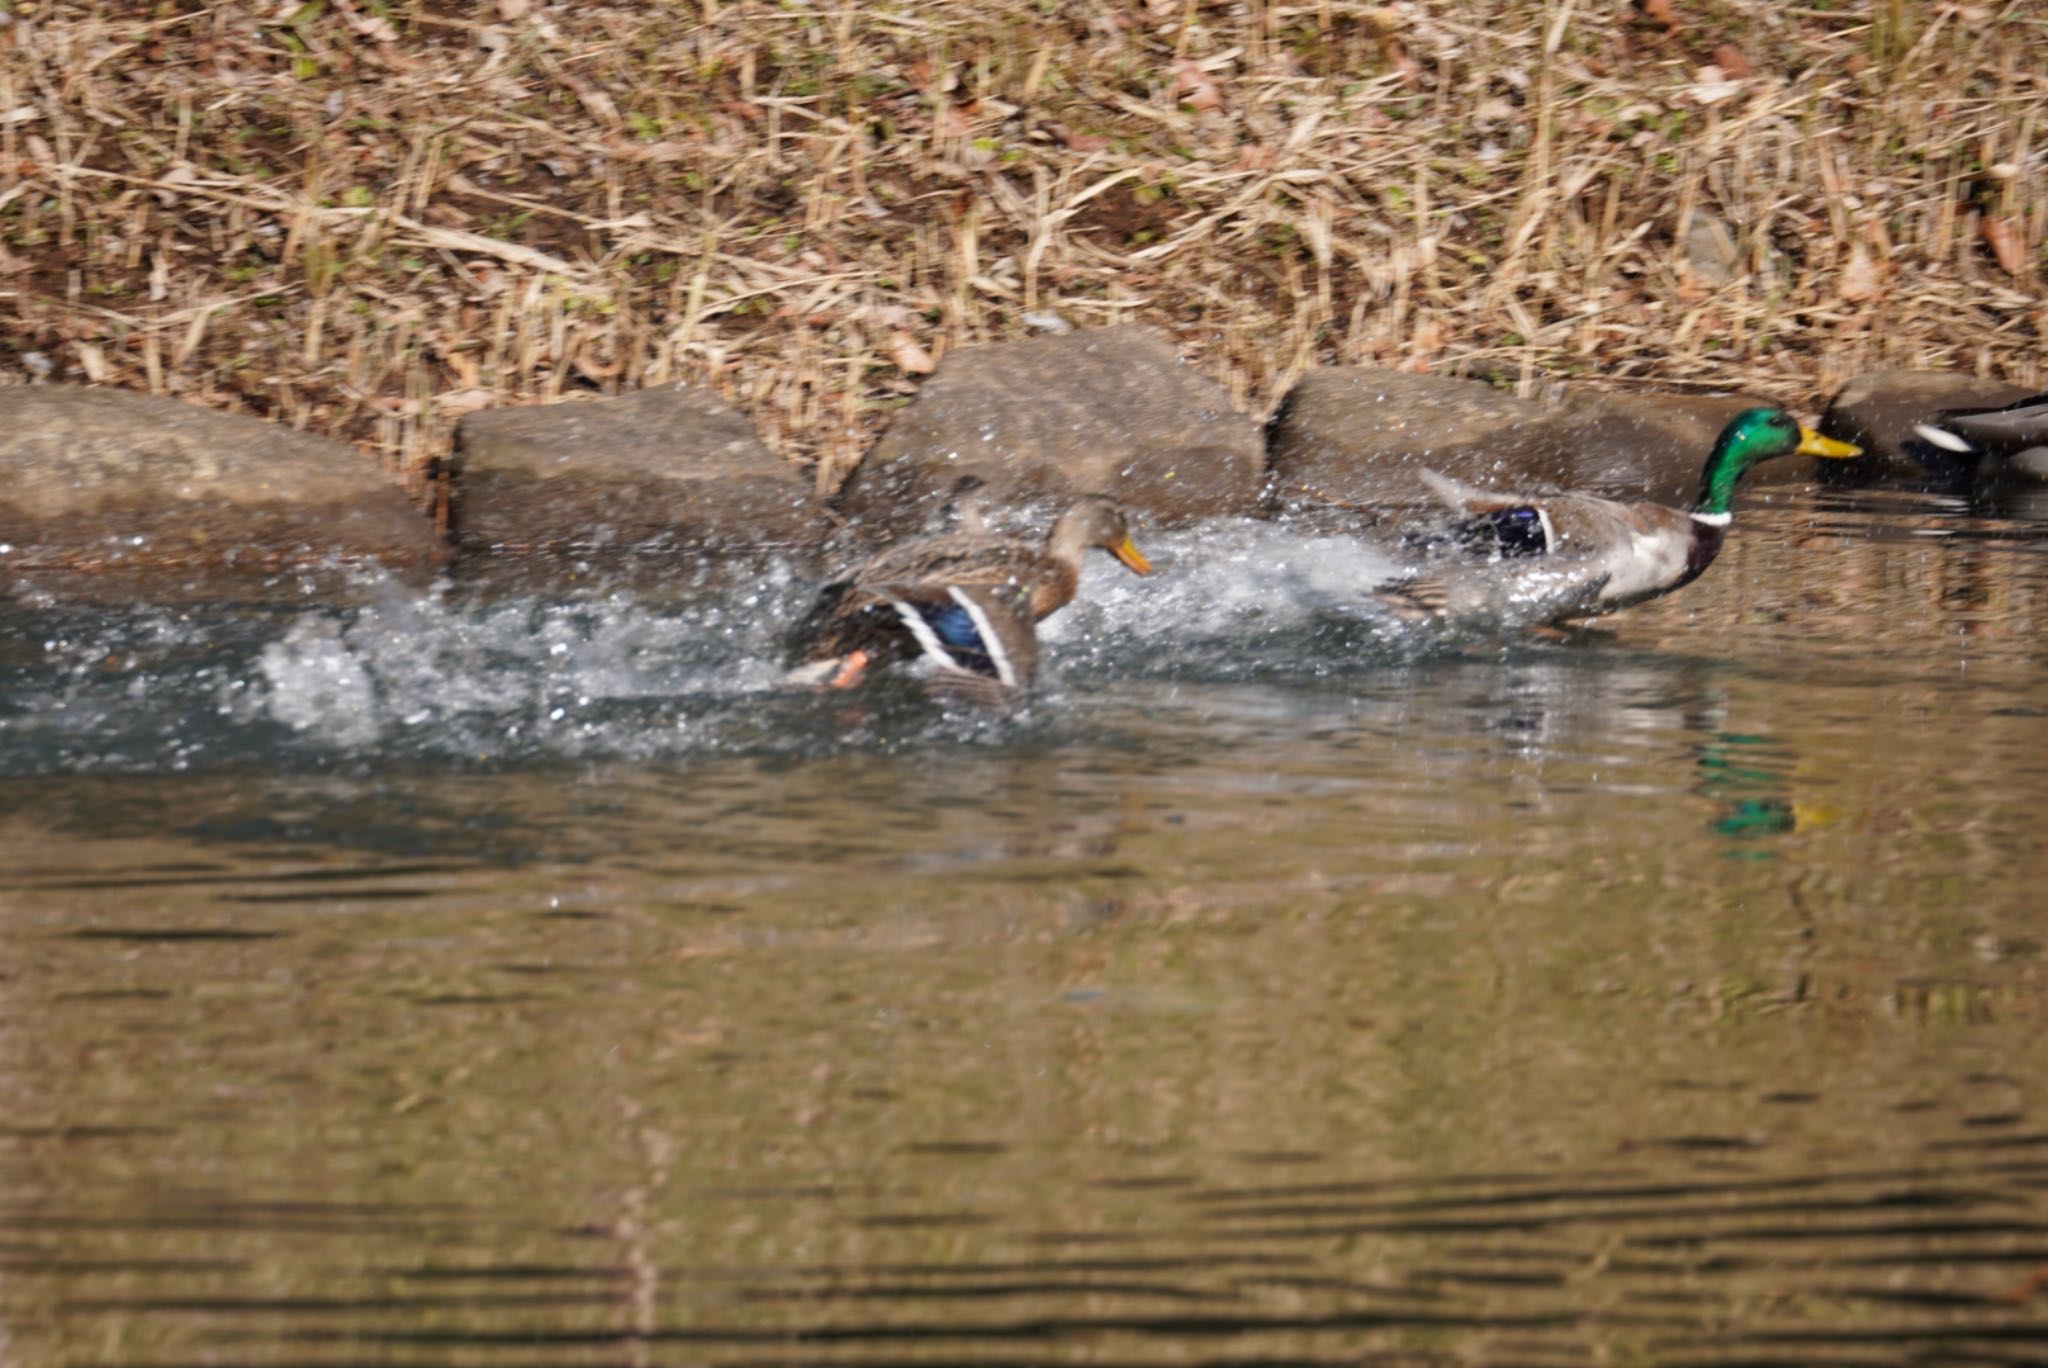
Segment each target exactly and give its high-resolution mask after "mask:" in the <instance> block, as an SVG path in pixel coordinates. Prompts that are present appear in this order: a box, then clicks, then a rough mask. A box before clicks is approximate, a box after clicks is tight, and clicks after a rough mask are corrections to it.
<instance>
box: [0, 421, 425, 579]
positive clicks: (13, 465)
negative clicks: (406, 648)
mask: <svg viewBox="0 0 2048 1368" xmlns="http://www.w3.org/2000/svg"><path fill="white" fill-rule="evenodd" d="M443 556H444V548H443V546H442V543H441V540H440V538H438V537H437V536H436V535H435V534H434V529H433V525H432V523H431V522H430V520H429V519H428V518H427V517H426V516H425V515H424V514H423V513H421V512H420V511H419V510H418V509H417V508H415V507H413V505H412V503H411V502H410V501H409V500H408V499H407V498H406V497H405V494H404V492H403V491H402V490H400V489H399V488H398V486H397V484H396V483H395V482H394V481H392V480H391V479H390V478H389V477H388V476H386V475H385V474H384V473H383V472H381V471H380V470H378V469H377V466H376V463H375V462H374V461H372V460H370V459H369V458H368V457H366V456H364V455H363V454H362V453H361V452H359V451H357V450H356V449H355V448H353V447H351V446H347V445H345V444H343V443H340V442H335V441H330V440H328V439H327V438H324V437H315V436H311V435H309V434H307V433H303V432H297V431H294V430H293V429H291V428H288V427H284V426H281V425H279V424H276V423H266V422H263V421H261V420H258V419H255V418H247V417H243V416H240V415H238V414H231V413H217V412H215V411H213V410H211V409H204V408H200V407H198V406H197V405H194V404H187V403H183V402H181V401H179V400H176V399H165V398H159V397H156V396H153V395H147V394H134V393H130V392H127V391H123V390H111V389H91V388H86V387H82V386H74V385H29V386H17V387H12V388H6V389H0V567H7V568H10V569H14V570H39V571H40V570H48V571H54V572H60V573H61V572H72V571H78V572H94V573H102V572H122V571H127V572H132V573H136V574H139V575H140V576H141V578H140V579H139V580H138V582H137V583H138V587H139V588H141V589H142V590H144V591H148V590H149V589H151V588H163V589H166V590H169V589H171V588H172V587H174V586H173V584H172V580H174V579H175V578H177V576H178V575H180V574H182V573H184V572H191V573H192V574H194V575H208V576H210V575H213V574H215V573H217V572H227V573H230V574H233V575H235V576H237V577H246V576H248V575H251V574H258V575H260V574H265V573H274V572H278V571H291V570H301V569H306V570H314V569H328V568H333V567H335V566H337V565H348V564H359V563H366V562H374V563H377V564H382V565H386V566H390V567H394V568H398V567H405V566H425V565H432V564H435V563H437V562H438V561H440V560H441V559H442V558H443ZM166 572H169V574H170V578H166Z"/></svg>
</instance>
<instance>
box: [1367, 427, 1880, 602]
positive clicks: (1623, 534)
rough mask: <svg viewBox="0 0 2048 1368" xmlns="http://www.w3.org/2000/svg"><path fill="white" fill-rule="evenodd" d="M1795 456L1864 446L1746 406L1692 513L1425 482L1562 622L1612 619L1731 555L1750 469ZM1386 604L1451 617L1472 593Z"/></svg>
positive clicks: (1402, 589) (1725, 437) (1421, 591)
mask: <svg viewBox="0 0 2048 1368" xmlns="http://www.w3.org/2000/svg"><path fill="white" fill-rule="evenodd" d="M1795 453H1800V454H1804V455H1809V456H1825V457H1830V458H1842V457H1849V456H1858V455H1861V454H1862V449H1861V448H1860V447H1856V446H1852V445H1851V444H1850V443H1848V442H1838V441H1836V440H1834V439H1833V438H1831V437H1823V436H1821V435H1820V434H1819V433H1817V432H1815V431H1813V429H1811V428H1807V427H1802V426H1800V425H1799V423H1798V422H1796V421H1795V420H1794V419H1793V418H1792V416H1791V415H1790V414H1787V413H1786V412H1785V411H1784V410H1782V409H1775V408H1753V409H1746V410H1744V411H1743V412H1741V413H1739V414H1737V415H1736V416H1735V417H1734V418H1733V419H1731V420H1730V421H1729V423H1728V425H1727V426H1726V427H1724V428H1722V429H1721V435H1720V436H1719V437H1717V438H1715V440H1714V449H1713V451H1712V452H1711V453H1710V454H1709V455H1708V456H1707V462H1706V465H1705V466H1704V467H1703V468H1702V469H1701V471H1700V492H1699V497H1698V498H1697V499H1695V500H1694V501H1693V505H1692V507H1691V509H1689V510H1684V511H1681V510H1679V509H1676V508H1666V507H1664V506H1663V505H1661V504H1651V503H1619V502H1617V501H1615V500H1612V499H1602V498H1596V497H1594V496H1593V495H1590V494H1541V495H1527V494H1508V493H1502V492H1499V491H1495V490H1486V489H1478V488H1475V487H1474V486H1472V485H1468V484H1463V483H1461V482H1459V481H1457V480H1453V479H1451V478H1449V477H1448V476H1444V475H1440V474H1438V473H1437V472H1435V471H1433V470H1425V471H1423V472H1422V479H1423V482H1424V483H1425V484H1427V485H1428V486H1429V489H1430V492H1431V493H1432V494H1434V495H1435V496H1436V497H1437V499H1438V500H1440V501H1441V502H1442V503H1444V504H1445V505H1447V506H1448V507H1449V508H1451V509H1452V510H1453V511H1454V512H1456V513H1457V514H1458V515H1459V518H1458V522H1457V525H1456V527H1455V528H1454V530H1453V536H1454V538H1455V539H1456V540H1457V541H1458V542H1459V543H1461V544H1462V545H1463V546H1465V547H1466V548H1468V549H1470V550H1475V551H1479V552H1482V553H1484V554H1485V555H1486V556H1487V557H1488V561H1489V565H1490V566H1496V567H1500V568H1502V569H1504V570H1505V571H1507V572H1508V573H1510V574H1512V575H1514V576H1516V578H1517V582H1518V584H1517V587H1519V582H1520V581H1522V580H1526V581H1528V582H1529V586H1530V588H1531V590H1532V592H1531V593H1530V594H1529V595H1528V596H1527V598H1528V600H1529V601H1530V602H1532V603H1534V604H1536V605H1537V606H1538V609H1539V611H1540V612H1541V614H1542V616H1544V617H1546V618H1547V619H1549V620H1552V621H1556V620H1561V619H1564V618H1573V617H1592V616H1595V615H1598V614H1601V613H1611V612H1614V611H1615V610H1617V609H1620V608H1626V607H1628V606H1629V605H1630V604H1632V603H1641V602H1642V601H1643V600H1644V599H1650V598H1655V597H1657V596H1658V595H1659V594H1668V593H1670V592H1671V591H1672V590H1673V589H1677V588H1679V587H1681V586H1683V585H1686V584H1690V583H1691V582H1692V581H1693V580H1695V579H1697V578H1698V577H1699V575H1700V573H1701V572H1702V571H1704V570H1705V569H1706V568H1707V567H1708V566H1709V565H1711V564H1713V562H1714V557H1715V556H1717V555H1719V554H1720V552H1721V545H1722V543H1723V542H1724V541H1725V540H1726V539H1727V536H1728V524H1729V523H1730V522H1731V521H1733V518H1734V514H1733V513H1732V512H1731V511H1730V508H1729V505H1730V503H1731V502H1732V500H1733V499H1734V497H1735V486H1736V483H1737V482H1738V481H1739V480H1741V478H1742V475H1743V472H1745V471H1747V470H1748V469H1749V468H1750V467H1751V466H1753V465H1755V464H1756V463H1757V462H1759V461H1768V460H1772V459H1775V458H1776V457H1779V456H1790V455H1793V454H1795ZM1381 597H1382V599H1383V600H1384V601H1385V602H1387V603H1388V604H1389V605H1390V606H1392V607H1394V608H1395V610H1396V611H1397V612H1403V613H1404V615H1407V616H1418V615H1421V614H1422V613H1430V614H1439V613H1442V612H1444V611H1445V610H1446V608H1447V607H1448V606H1450V605H1452V604H1455V603H1457V602H1460V601H1463V600H1469V599H1470V597H1471V595H1470V594H1463V595H1461V594H1459V593H1457V592H1452V591H1451V590H1450V589H1447V585H1446V581H1444V580H1443V579H1441V578H1439V577H1436V576H1424V577H1420V578H1418V579H1414V580H1408V581H1400V582H1397V583H1395V584H1392V585H1389V586H1386V587H1385V588H1384V589H1383V591H1382V594H1381Z"/></svg>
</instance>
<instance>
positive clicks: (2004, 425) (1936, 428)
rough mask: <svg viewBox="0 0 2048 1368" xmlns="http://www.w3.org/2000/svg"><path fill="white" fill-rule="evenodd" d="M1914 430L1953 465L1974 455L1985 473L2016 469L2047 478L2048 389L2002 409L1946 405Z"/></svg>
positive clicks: (2035, 477)
mask: <svg viewBox="0 0 2048 1368" xmlns="http://www.w3.org/2000/svg"><path fill="white" fill-rule="evenodd" d="M1913 431H1914V432H1916V433H1918V434H1919V436H1920V440H1922V441H1923V442H1926V443H1927V444H1928V445H1929V446H1931V447H1934V448H1936V449H1937V450H1938V451H1940V452H1941V453H1943V455H1942V458H1941V459H1942V460H1943V461H1944V462H1945V463H1947V464H1949V465H1955V464H1960V462H1959V461H1958V460H1957V458H1969V457H1975V458H1976V461H1975V465H1976V466H1977V469H1978V471H1979V472H1980V473H1983V474H1991V475H1995V474H1997V473H1999V472H2000V471H2001V470H2014V471H2017V472H2019V473H2020V474H2022V475H2028V476H2031V477H2032V478H2034V479H2036V480H2048V394H2036V395H2031V396H2029V397H2028V398H2025V399H2021V400H2019V401H2018V402H2017V403H2011V404H2006V405H2004V406H2002V407H1999V408H1963V409H1943V410H1942V411H1941V412H1939V413H1937V414H1936V415H1935V416H1934V418H1933V419H1932V420H1931V421H1929V422H1925V423H1915V424H1914V425H1913Z"/></svg>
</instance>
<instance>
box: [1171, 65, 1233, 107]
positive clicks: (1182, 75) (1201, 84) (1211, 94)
mask: <svg viewBox="0 0 2048 1368" xmlns="http://www.w3.org/2000/svg"><path fill="white" fill-rule="evenodd" d="M1173 98H1174V102H1175V103H1177V104H1184V105H1186V106H1187V107H1188V108H1189V109H1199V110H1203V111H1207V110H1211V109H1221V108H1222V107H1223V91H1222V90H1221V89H1220V88H1218V86H1217V84H1216V81H1215V78H1214V77H1212V76H1210V75H1209V73H1208V72H1206V71H1204V70H1202V68H1201V66H1200V64H1198V63H1196V62H1190V61H1181V62H1175V63H1174V64H1173Z"/></svg>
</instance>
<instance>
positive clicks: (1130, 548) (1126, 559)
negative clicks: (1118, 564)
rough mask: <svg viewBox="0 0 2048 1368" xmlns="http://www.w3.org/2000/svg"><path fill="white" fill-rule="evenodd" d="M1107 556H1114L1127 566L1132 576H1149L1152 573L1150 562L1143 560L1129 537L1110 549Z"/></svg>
mask: <svg viewBox="0 0 2048 1368" xmlns="http://www.w3.org/2000/svg"><path fill="white" fill-rule="evenodd" d="M1109 554H1110V555H1112V556H1115V557H1116V558H1117V559H1118V560H1120V561H1122V562H1123V563H1124V564H1125V565H1128V566H1129V567H1130V568H1131V572H1132V573H1133V574H1137V575H1149V574H1151V573H1152V562H1151V561H1148V560H1146V559H1145V557H1144V556H1143V555H1142V554H1141V553H1140V552H1139V550H1138V548H1137V547H1136V546H1135V545H1133V544H1132V542H1131V539H1130V538H1129V537H1125V538H1124V539H1123V540H1122V541H1120V542H1118V543H1117V544H1116V545H1115V546H1112V547H1110V548H1109Z"/></svg>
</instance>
